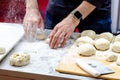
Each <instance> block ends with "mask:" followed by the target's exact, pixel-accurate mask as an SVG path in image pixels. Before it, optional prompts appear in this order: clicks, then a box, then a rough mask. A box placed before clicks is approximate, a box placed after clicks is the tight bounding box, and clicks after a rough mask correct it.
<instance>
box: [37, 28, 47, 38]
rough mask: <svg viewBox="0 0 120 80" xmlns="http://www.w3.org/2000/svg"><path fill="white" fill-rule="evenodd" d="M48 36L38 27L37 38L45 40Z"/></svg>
mask: <svg viewBox="0 0 120 80" xmlns="http://www.w3.org/2000/svg"><path fill="white" fill-rule="evenodd" d="M45 38H46V34H45V32H44V31H43V30H42V29H37V39H38V40H43V39H45Z"/></svg>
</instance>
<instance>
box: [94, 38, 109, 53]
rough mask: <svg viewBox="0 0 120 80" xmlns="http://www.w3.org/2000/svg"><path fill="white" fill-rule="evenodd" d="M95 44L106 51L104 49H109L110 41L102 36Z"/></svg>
mask: <svg viewBox="0 0 120 80" xmlns="http://www.w3.org/2000/svg"><path fill="white" fill-rule="evenodd" d="M94 45H95V47H96V49H98V50H102V51H104V50H107V49H109V47H110V42H109V41H108V40H106V39H104V38H100V39H97V40H96V41H95V44H94Z"/></svg>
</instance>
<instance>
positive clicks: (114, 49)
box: [112, 41, 120, 53]
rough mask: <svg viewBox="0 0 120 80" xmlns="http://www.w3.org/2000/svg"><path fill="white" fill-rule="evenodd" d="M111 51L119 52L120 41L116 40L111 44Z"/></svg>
mask: <svg viewBox="0 0 120 80" xmlns="http://www.w3.org/2000/svg"><path fill="white" fill-rule="evenodd" d="M112 51H113V52H118V53H120V42H118V41H116V42H114V43H113V44H112Z"/></svg>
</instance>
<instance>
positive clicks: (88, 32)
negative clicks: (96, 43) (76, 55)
mask: <svg viewBox="0 0 120 80" xmlns="http://www.w3.org/2000/svg"><path fill="white" fill-rule="evenodd" d="M81 36H88V37H90V38H92V39H95V36H96V33H95V31H93V30H84V31H83V32H82V33H81Z"/></svg>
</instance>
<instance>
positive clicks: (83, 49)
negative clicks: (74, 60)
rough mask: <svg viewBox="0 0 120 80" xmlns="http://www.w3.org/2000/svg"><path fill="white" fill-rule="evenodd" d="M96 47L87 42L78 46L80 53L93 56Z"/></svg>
mask: <svg viewBox="0 0 120 80" xmlns="http://www.w3.org/2000/svg"><path fill="white" fill-rule="evenodd" d="M95 53H96V49H95V48H94V46H93V45H91V44H89V43H86V44H82V45H80V46H79V47H78V54H80V55H82V56H92V55H95Z"/></svg>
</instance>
